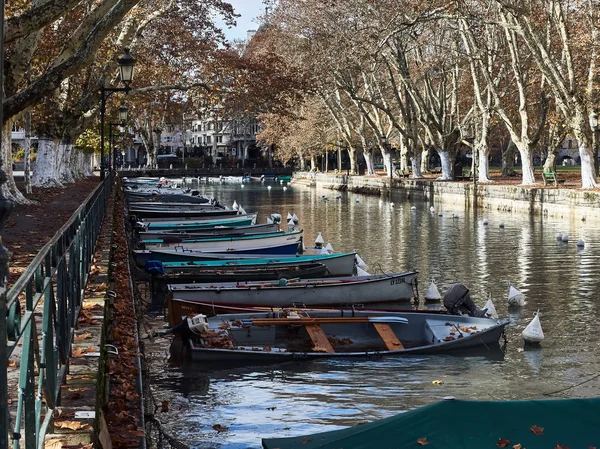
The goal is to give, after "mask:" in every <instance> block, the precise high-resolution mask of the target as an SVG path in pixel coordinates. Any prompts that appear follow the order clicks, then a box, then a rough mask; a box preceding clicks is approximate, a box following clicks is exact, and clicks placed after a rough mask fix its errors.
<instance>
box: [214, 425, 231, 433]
mask: <svg viewBox="0 0 600 449" xmlns="http://www.w3.org/2000/svg"><path fill="white" fill-rule="evenodd" d="M213 429H215V430H216V431H217V432H219V433H221V432H227V431H228V430H229V429H228V428H227V427H223V426H222V425H221V424H215V425H214V426H213Z"/></svg>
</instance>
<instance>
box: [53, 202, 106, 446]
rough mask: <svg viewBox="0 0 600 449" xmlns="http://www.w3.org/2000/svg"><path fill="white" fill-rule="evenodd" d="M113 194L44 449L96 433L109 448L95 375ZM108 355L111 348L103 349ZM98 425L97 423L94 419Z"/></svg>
mask: <svg viewBox="0 0 600 449" xmlns="http://www.w3.org/2000/svg"><path fill="white" fill-rule="evenodd" d="M113 203H114V193H113V195H111V198H110V200H109V203H108V205H107V213H106V215H105V217H104V223H103V224H102V230H101V233H100V237H99V241H98V245H97V248H96V253H95V256H94V264H93V265H92V271H91V273H90V277H89V279H88V283H87V286H86V288H85V294H84V302H83V307H82V310H81V313H80V316H79V320H78V326H77V329H76V330H75V334H74V338H73V348H72V353H71V359H70V372H69V374H68V375H67V379H66V382H65V384H64V385H63V386H62V404H61V405H60V407H58V408H57V409H56V410H55V419H54V426H53V427H54V429H53V430H51V431H49V432H48V434H47V435H46V447H51V448H52V449H60V448H62V447H63V446H78V445H82V446H84V447H86V446H88V445H89V447H90V448H91V445H92V444H93V443H94V438H95V437H94V435H95V434H96V431H97V432H98V435H99V440H100V443H101V445H102V447H103V448H104V449H107V448H110V447H111V441H110V436H109V435H108V432H107V431H106V424H105V422H104V419H103V418H102V416H101V414H99V413H98V412H99V409H98V407H99V404H97V397H98V395H99V394H100V395H103V394H104V392H98V391H97V385H98V375H99V373H101V372H103V371H104V366H103V364H102V363H101V358H100V354H101V345H102V326H103V324H104V313H105V309H106V302H107V298H108V300H110V292H109V293H108V294H107V288H108V274H107V273H108V267H109V256H110V245H111V240H112V234H113V229H112V227H113V218H112V217H113ZM107 349H108V350H109V351H110V350H111V348H107ZM97 417H98V418H99V420H100V421H101V422H97V420H96V418H97Z"/></svg>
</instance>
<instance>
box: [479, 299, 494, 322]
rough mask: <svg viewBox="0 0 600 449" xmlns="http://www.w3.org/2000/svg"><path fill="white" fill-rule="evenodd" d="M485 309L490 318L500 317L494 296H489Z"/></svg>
mask: <svg viewBox="0 0 600 449" xmlns="http://www.w3.org/2000/svg"><path fill="white" fill-rule="evenodd" d="M483 309H484V310H485V313H486V314H487V315H488V316H489V317H490V318H494V319H497V318H498V312H496V307H495V306H494V303H493V302H492V298H488V300H487V302H486V303H485V305H484V306H483Z"/></svg>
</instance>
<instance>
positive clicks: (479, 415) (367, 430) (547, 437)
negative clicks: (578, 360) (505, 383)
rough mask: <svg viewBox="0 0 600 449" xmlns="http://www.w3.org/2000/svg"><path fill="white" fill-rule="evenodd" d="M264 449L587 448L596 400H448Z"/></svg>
mask: <svg viewBox="0 0 600 449" xmlns="http://www.w3.org/2000/svg"><path fill="white" fill-rule="evenodd" d="M540 428H543V431H540ZM534 430H535V432H534ZM538 434H539V435H538ZM262 445H263V447H264V448H265V449H276V448H279V449H315V448H320V449H363V448H364V449H371V448H380V449H397V448H401V449H406V448H426V449H450V448H451V449H484V448H498V447H506V448H507V449H511V448H513V447H514V446H516V445H520V446H516V447H521V448H527V449H530V448H531V449H535V448H548V449H553V448H556V447H563V448H566V447H570V448H571V449H588V448H589V447H600V398H591V399H549V400H544V399H540V400H521V401H462V400H446V401H441V402H437V403H435V404H430V405H427V406H424V407H420V408H417V409H414V410H410V411H408V412H405V413H401V414H399V415H395V416H392V417H390V418H386V419H382V420H379V421H374V422H371V423H368V424H362V425H358V426H355V427H349V428H346V429H341V430H334V431H330V432H324V433H317V434H313V435H305V436H300V437H292V438H266V439H263V440H262Z"/></svg>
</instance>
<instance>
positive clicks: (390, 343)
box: [373, 323, 404, 351]
mask: <svg viewBox="0 0 600 449" xmlns="http://www.w3.org/2000/svg"><path fill="white" fill-rule="evenodd" d="M373 326H375V330H376V331H377V333H378V334H379V336H380V337H381V339H382V340H383V343H384V344H385V347H386V348H387V349H388V351H400V350H402V349H404V345H403V344H402V343H401V342H400V340H399V339H398V337H397V336H396V334H395V333H394V331H393V330H392V328H391V327H390V325H389V324H387V323H373Z"/></svg>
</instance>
